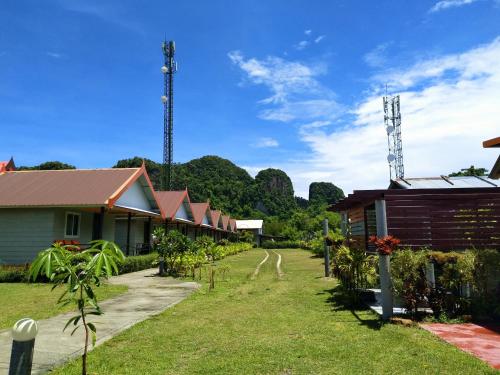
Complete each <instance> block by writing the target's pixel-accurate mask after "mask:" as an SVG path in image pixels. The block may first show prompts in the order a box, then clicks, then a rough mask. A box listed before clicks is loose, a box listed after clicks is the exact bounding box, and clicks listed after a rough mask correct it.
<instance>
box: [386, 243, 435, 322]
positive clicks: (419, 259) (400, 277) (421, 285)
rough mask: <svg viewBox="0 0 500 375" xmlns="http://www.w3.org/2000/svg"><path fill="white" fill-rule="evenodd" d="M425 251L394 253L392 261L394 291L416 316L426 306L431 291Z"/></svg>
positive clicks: (400, 251) (408, 250)
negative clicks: (426, 269) (426, 270)
mask: <svg viewBox="0 0 500 375" xmlns="http://www.w3.org/2000/svg"><path fill="white" fill-rule="evenodd" d="M427 260H428V258H427V253H426V252H425V251H414V250H411V249H403V250H399V251H396V252H394V254H393V256H392V259H391V275H392V281H393V285H394V291H395V292H396V293H397V294H398V295H400V296H401V297H402V298H403V300H404V305H405V308H406V309H408V311H409V312H410V313H411V314H412V315H413V316H416V315H417V313H418V310H417V309H418V308H419V307H422V306H423V305H424V302H425V301H426V300H427V297H428V296H429V293H430V289H429V286H428V285H427V280H426V277H425V268H426V264H427Z"/></svg>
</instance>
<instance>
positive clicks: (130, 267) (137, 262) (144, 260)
mask: <svg viewBox="0 0 500 375" xmlns="http://www.w3.org/2000/svg"><path fill="white" fill-rule="evenodd" d="M157 259H158V253H151V254H146V255H134V256H128V257H126V258H125V259H124V260H123V261H122V263H121V264H120V265H119V266H118V273H119V274H120V275H121V274H124V273H130V272H136V271H142V270H146V269H148V268H151V267H154V265H155V262H156V261H157Z"/></svg>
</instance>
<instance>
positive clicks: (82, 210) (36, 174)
mask: <svg viewBox="0 0 500 375" xmlns="http://www.w3.org/2000/svg"><path fill="white" fill-rule="evenodd" d="M164 215H165V214H164V212H163V210H162V207H161V206H160V205H159V204H158V201H157V198H156V195H155V193H154V190H153V186H152V185H151V181H150V180H149V177H148V174H147V172H146V169H145V167H144V165H143V166H142V167H141V168H110V169H91V170H83V169H73V170H50V171H4V172H1V173H0V261H1V262H4V263H10V264H21V263H26V262H30V261H31V260H32V259H33V258H34V257H35V256H36V254H37V253H38V252H39V251H40V250H43V249H45V248H47V247H49V246H50V245H51V244H52V243H54V242H55V241H61V242H64V243H73V244H82V245H83V244H88V243H89V242H90V241H91V240H94V239H101V238H102V239H107V240H111V241H116V242H117V243H118V244H119V245H121V247H122V249H123V251H124V252H125V253H126V254H132V253H134V249H135V247H136V244H137V243H138V242H139V241H140V242H149V239H150V233H151V221H152V219H154V218H160V217H162V216H164ZM137 217H140V218H143V220H142V226H141V227H139V226H137V228H134V229H135V231H134V232H132V230H131V229H132V228H131V227H132V225H131V223H132V218H137ZM122 223H123V225H122ZM120 227H124V228H125V230H120ZM139 232H140V233H139ZM139 234H142V235H139Z"/></svg>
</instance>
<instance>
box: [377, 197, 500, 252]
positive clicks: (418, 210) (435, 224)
mask: <svg viewBox="0 0 500 375" xmlns="http://www.w3.org/2000/svg"><path fill="white" fill-rule="evenodd" d="M491 190H492V192H491V193H487V192H485V193H481V194H477V193H471V194H466V193H464V192H463V191H462V192H460V193H452V192H450V193H441V192H439V193H428V194H426V193H422V192H419V193H418V194H414V195H411V194H410V193H406V194H404V196H403V195H400V194H397V192H395V193H391V191H388V192H387V193H386V195H385V199H386V207H387V227H388V231H389V234H392V235H394V236H396V237H398V238H399V239H401V242H402V245H403V246H410V247H430V248H433V249H437V250H463V249H470V248H496V249H500V194H499V193H497V192H496V190H497V189H491Z"/></svg>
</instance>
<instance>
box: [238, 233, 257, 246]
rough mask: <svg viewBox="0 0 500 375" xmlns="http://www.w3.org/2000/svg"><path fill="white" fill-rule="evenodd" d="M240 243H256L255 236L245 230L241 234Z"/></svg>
mask: <svg viewBox="0 0 500 375" xmlns="http://www.w3.org/2000/svg"><path fill="white" fill-rule="evenodd" d="M240 241H241V242H248V243H255V235H254V234H253V232H251V231H249V230H244V231H242V232H241V233H240Z"/></svg>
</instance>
